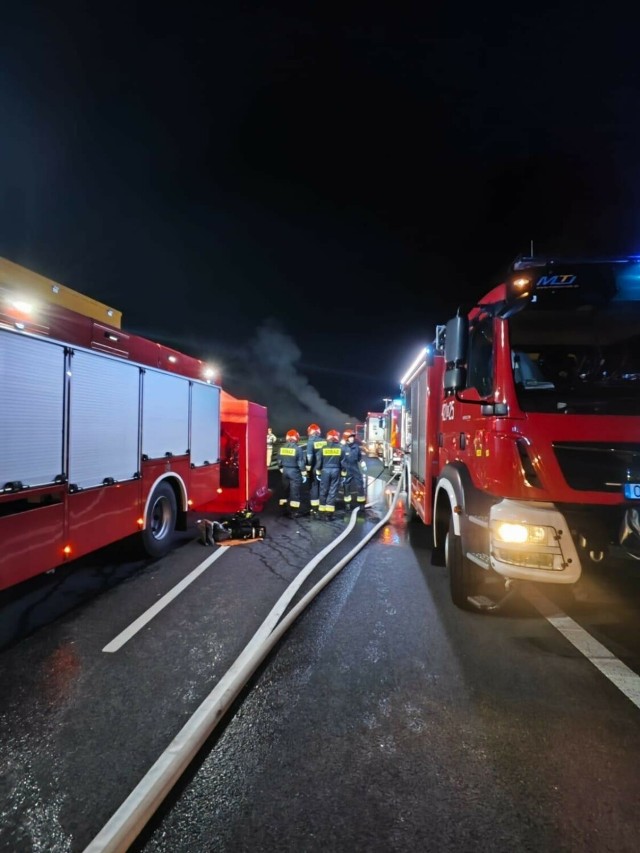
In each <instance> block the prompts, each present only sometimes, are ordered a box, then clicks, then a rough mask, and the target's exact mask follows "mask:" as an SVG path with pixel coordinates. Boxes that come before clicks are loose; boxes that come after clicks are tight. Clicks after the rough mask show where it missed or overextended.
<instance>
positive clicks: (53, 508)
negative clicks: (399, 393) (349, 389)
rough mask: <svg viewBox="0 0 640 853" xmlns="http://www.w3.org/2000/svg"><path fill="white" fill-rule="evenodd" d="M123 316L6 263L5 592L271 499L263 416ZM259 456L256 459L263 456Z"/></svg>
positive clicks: (1, 374)
mask: <svg viewBox="0 0 640 853" xmlns="http://www.w3.org/2000/svg"><path fill="white" fill-rule="evenodd" d="M120 319H121V315H120V312H118V311H116V310H115V309H112V308H110V307H108V306H107V305H104V304H102V303H100V302H97V301H95V300H93V299H90V298H89V297H86V296H84V295H83V294H79V293H76V292H75V291H72V290H70V289H69V288H66V287H64V286H63V285H59V284H56V283H55V282H52V281H50V280H49V279H46V278H44V277H42V276H39V275H37V274H36V273H32V272H31V271H29V270H26V269H24V268H23V267H20V266H18V265H17V264H13V263H11V262H10V261H6V260H3V259H0V435H2V441H1V442H0V542H2V548H1V549H0V589H4V588H6V587H9V586H11V585H12V584H15V583H18V582H20V581H23V580H26V579H27V578H29V577H32V576H34V575H37V574H39V573H41V572H45V571H48V570H50V569H53V568H55V567H56V566H59V565H61V564H62V563H63V562H65V561H67V560H72V559H75V558H77V557H81V556H83V555H85V554H87V553H89V552H91V551H93V550H95V549H97V548H101V547H103V546H104V545H107V544H109V543H111V542H114V541H116V540H118V539H121V538H124V537H126V536H128V535H130V534H133V533H136V532H139V533H140V536H141V539H142V542H143V545H144V547H145V549H146V551H147V553H148V554H149V555H150V556H153V557H158V556H161V555H162V554H164V553H166V551H167V550H168V549H169V547H170V544H171V539H172V534H173V531H174V530H175V529H185V525H186V520H187V511H188V510H192V509H208V510H211V511H213V512H221V513H226V512H235V511H237V510H240V509H243V508H245V507H246V506H247V504H249V505H251V506H252V508H254V509H255V510H260V509H261V508H262V505H263V504H264V502H265V501H266V500H267V498H268V495H269V492H268V489H267V471H266V457H265V452H264V448H265V446H266V441H265V439H266V432H267V412H266V409H265V408H264V407H262V406H258V405H257V404H255V403H250V402H248V401H243V400H235V399H234V398H233V397H231V396H230V395H228V394H225V392H224V391H222V390H221V388H220V387H219V386H218V385H216V384H213V377H212V372H211V371H210V370H209V369H208V368H207V365H206V364H204V363H203V362H202V361H200V360H199V359H196V358H192V357H190V356H187V355H184V354H183V353H180V352H177V351H176V350H172V349H170V348H168V347H166V346H162V345H160V344H157V343H154V342H152V341H150V340H146V339H144V338H142V337H139V336H137V335H132V334H129V333H127V332H124V331H122V329H121V328H120ZM258 448H259V451H258Z"/></svg>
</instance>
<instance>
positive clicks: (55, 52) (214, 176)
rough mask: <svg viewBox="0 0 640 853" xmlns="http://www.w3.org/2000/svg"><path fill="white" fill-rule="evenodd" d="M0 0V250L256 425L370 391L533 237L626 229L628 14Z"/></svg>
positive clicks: (360, 409) (634, 221)
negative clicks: (259, 408) (203, 373)
mask: <svg viewBox="0 0 640 853" xmlns="http://www.w3.org/2000/svg"><path fill="white" fill-rule="evenodd" d="M3 5H4V8H3V10H2V13H1V15H0V121H1V127H2V132H1V134H0V256H2V257H5V258H8V259H9V260H12V261H14V262H16V263H19V264H22V265H24V266H26V267H28V268H30V269H33V270H35V271H36V272H39V273H41V274H42V275H45V276H47V277H49V278H52V279H55V280H56V281H59V282H61V283H63V284H66V285H67V286H69V287H72V288H74V289H75V290H79V291H81V292H84V293H86V294H88V295H90V296H92V297H94V298H96V299H99V300H101V301H103V302H107V303H109V304H111V305H113V306H114V307H116V308H118V309H119V310H121V311H122V312H123V327H124V328H125V329H127V330H128V331H131V332H136V333H138V334H142V335H145V336H146V337H150V338H153V339H154V340H159V341H162V342H165V343H168V344H170V345H171V346H174V347H176V348H178V349H181V350H184V351H185V352H189V353H191V354H193V355H197V356H198V357H201V358H205V359H207V360H210V361H212V362H213V363H215V364H216V365H217V366H218V367H219V369H220V371H221V379H220V381H221V384H222V385H223V387H224V388H226V390H228V391H230V393H232V394H235V395H236V396H240V397H249V399H253V400H255V401H256V402H260V403H263V404H264V405H267V406H268V407H269V412H270V420H271V423H272V425H273V426H274V427H275V429H276V431H277V432H278V433H283V432H284V431H285V430H286V429H288V428H290V427H292V426H293V427H297V428H298V429H300V430H301V431H306V426H307V424H308V423H309V422H310V421H312V420H315V421H318V422H319V423H320V424H321V426H322V427H323V429H325V430H326V429H328V428H331V427H336V428H338V429H342V428H343V427H344V423H345V422H346V421H348V420H352V419H355V420H361V419H362V418H363V416H364V414H365V413H366V412H367V411H368V410H379V409H381V408H382V406H383V403H382V399H383V397H389V396H393V395H394V394H395V393H396V392H397V389H398V380H399V378H400V376H401V374H402V373H403V371H404V369H405V368H406V367H407V366H408V364H409V363H410V362H411V361H412V360H413V357H414V355H415V354H416V352H417V350H418V348H419V347H420V346H421V345H423V344H425V343H428V342H430V341H431V340H432V339H433V334H434V326H435V324H437V323H444V322H446V320H447V319H448V318H449V316H450V315H452V314H453V313H455V311H456V309H457V308H458V307H459V306H461V307H469V306H470V305H471V304H473V301H474V300H475V299H477V298H479V297H480V296H482V294H483V293H484V292H485V291H486V290H488V289H489V288H490V287H492V286H493V285H494V284H496V283H497V282H498V281H500V278H501V276H502V275H503V274H504V272H505V270H506V268H507V267H508V265H509V264H510V262H511V261H512V260H513V259H514V258H515V257H516V256H517V255H518V254H521V253H524V254H528V253H529V249H530V245H531V241H533V244H534V249H535V252H536V253H537V254H562V253H564V254H567V253H577V254H585V255H590V254H596V253H606V254H613V253H635V252H638V251H640V236H639V234H640V232H639V225H640V221H639V215H638V211H639V207H638V201H639V198H638V196H639V187H640V138H639V137H640V133H639V130H640V109H639V108H640V98H639V95H640V62H639V60H638V48H637V41H638V27H637V24H638V23H640V16H639V14H638V12H634V13H633V18H632V19H630V18H629V15H628V13H627V16H626V17H625V18H624V19H622V18H620V17H619V16H618V15H616V14H614V12H613V11H609V10H614V9H615V6H614V5H607V4H602V3H591V2H576V3H562V4H560V5H561V10H560V11H557V10H556V11H554V10H553V8H552V6H551V5H548V6H547V5H545V4H544V3H542V4H540V3H538V4H526V6H525V5H524V4H513V6H512V7H509V12H508V14H506V12H505V9H506V8H507V7H505V6H503V5H502V4H499V5H495V6H494V7H493V8H492V4H479V3H474V4H465V3H457V4H432V3H425V2H420V3H414V4H411V3H408V4H407V3H404V4H391V3H385V4H375V3H362V4H360V3H358V4H356V3H349V4H320V3H312V2H307V3H305V2H297V3H293V2H292V3H289V4H287V3H280V2H273V3H264V4H259V3H245V2H234V3H215V2H213V3H209V4H206V5H204V4H202V5H201V4H194V3H188V2H186V3H181V4H173V5H171V6H166V5H162V4H140V3H134V2H128V3H126V4H125V3H119V2H111V3H108V4H95V3H83V2H65V0H62V2H58V3H56V4H42V5H37V4H33V3H31V2H22V3H20V4H18V3H14V4H12V6H13V8H9V9H7V6H8V4H3ZM519 5H520V6H521V9H520V10H519V9H518V6H519ZM439 6H441V7H442V8H438V7H439Z"/></svg>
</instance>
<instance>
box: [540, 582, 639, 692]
mask: <svg viewBox="0 0 640 853" xmlns="http://www.w3.org/2000/svg"><path fill="white" fill-rule="evenodd" d="M525 596H526V598H527V599H528V600H529V601H530V602H531V604H533V606H534V607H535V608H536V610H537V611H538V612H539V613H541V614H542V616H544V618H545V619H546V620H547V622H549V624H551V625H553V627H554V628H555V629H556V630H557V631H560V633H561V634H562V636H563V637H565V638H566V639H567V640H569V642H570V643H571V644H572V645H573V646H575V647H576V649H577V650H578V651H579V652H580V653H581V654H583V655H584V656H585V657H586V658H587V660H588V661H590V662H591V663H592V664H593V665H594V666H595V667H597V669H599V670H600V672H601V673H602V674H603V675H604V676H606V677H607V678H608V679H609V681H610V682H611V683H612V684H614V685H615V686H616V687H617V688H618V690H620V691H621V692H622V693H624V695H625V696H626V697H627V699H630V700H631V701H632V702H633V704H634V705H636V706H637V707H638V708H640V676H638V675H636V673H635V672H634V671H633V670H632V669H629V667H628V666H627V665H626V664H624V663H622V661H621V660H618V658H617V657H616V656H615V655H614V654H613V653H612V652H610V651H609V649H607V648H606V646H603V645H602V643H599V642H598V640H596V639H595V637H592V636H591V634H589V633H588V632H587V631H585V630H584V628H581V627H580V625H578V623H577V622H574V621H573V619H572V618H571V617H570V616H567V614H566V613H563V612H562V610H560V609H559V608H558V607H556V606H555V605H554V604H552V602H551V601H549V599H548V598H546V597H545V596H544V595H542V593H541V592H540V591H539V590H535V589H531V588H529V589H527V590H526V592H525Z"/></svg>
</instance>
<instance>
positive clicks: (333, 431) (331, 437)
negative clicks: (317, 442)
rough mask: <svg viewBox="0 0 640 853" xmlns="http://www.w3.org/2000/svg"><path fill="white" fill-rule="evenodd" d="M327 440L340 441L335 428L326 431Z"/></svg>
mask: <svg viewBox="0 0 640 853" xmlns="http://www.w3.org/2000/svg"><path fill="white" fill-rule="evenodd" d="M327 441H340V433H339V432H338V430H337V429H330V430H329V432H328V433H327Z"/></svg>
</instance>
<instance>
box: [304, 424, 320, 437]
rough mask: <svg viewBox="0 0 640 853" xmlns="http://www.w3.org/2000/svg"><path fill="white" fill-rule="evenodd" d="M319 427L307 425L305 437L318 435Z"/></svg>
mask: <svg viewBox="0 0 640 853" xmlns="http://www.w3.org/2000/svg"><path fill="white" fill-rule="evenodd" d="M320 432H321V430H320V427H319V426H318V424H309V426H308V427H307V435H320Z"/></svg>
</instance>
